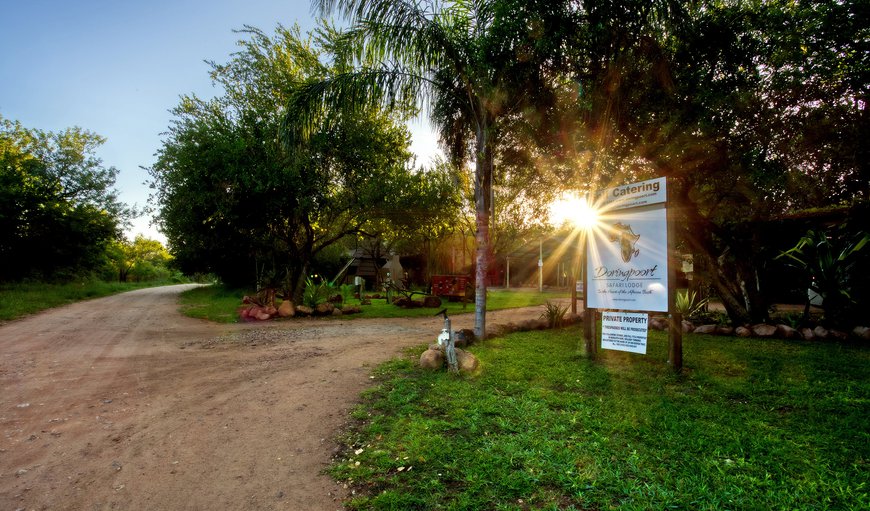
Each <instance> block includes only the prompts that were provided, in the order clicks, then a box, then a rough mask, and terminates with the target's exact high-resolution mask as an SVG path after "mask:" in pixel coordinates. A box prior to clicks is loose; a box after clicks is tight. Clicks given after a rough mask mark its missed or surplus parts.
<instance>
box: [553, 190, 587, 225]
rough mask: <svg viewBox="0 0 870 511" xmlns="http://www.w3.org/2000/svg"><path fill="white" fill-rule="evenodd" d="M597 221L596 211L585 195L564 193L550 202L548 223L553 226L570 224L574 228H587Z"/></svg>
mask: <svg viewBox="0 0 870 511" xmlns="http://www.w3.org/2000/svg"><path fill="white" fill-rule="evenodd" d="M597 222H598V212H597V211H596V210H595V208H593V207H592V206H590V205H589V203H588V202H587V201H586V198H585V197H577V195H575V194H573V193H566V194H562V196H561V197H559V198H558V199H556V200H555V201H553V203H552V204H550V223H552V224H553V225H555V226H562V225H564V224H570V225H572V226H574V227H576V228H580V229H589V228H591V227H593V226H594V225H595V224H596V223H597Z"/></svg>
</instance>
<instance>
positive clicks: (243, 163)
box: [150, 26, 426, 302]
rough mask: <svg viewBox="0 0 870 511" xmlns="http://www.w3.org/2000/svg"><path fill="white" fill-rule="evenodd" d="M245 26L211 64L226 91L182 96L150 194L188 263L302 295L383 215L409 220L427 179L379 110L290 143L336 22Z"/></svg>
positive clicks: (331, 47) (235, 280)
mask: <svg viewBox="0 0 870 511" xmlns="http://www.w3.org/2000/svg"><path fill="white" fill-rule="evenodd" d="M243 33H244V34H245V35H246V36H247V37H248V38H247V39H244V40H242V41H240V42H239V45H240V50H239V51H238V52H237V53H235V54H233V56H232V57H231V59H230V61H229V62H228V63H227V64H222V65H218V64H215V63H211V66H212V71H211V77H212V80H213V81H214V83H215V84H216V85H217V86H219V87H220V88H221V90H222V93H221V94H220V95H218V96H217V97H215V98H214V99H211V100H202V99H200V98H197V97H195V96H184V97H182V101H181V104H180V105H179V106H178V107H176V108H175V109H174V110H173V113H174V114H175V120H174V121H173V124H172V126H171V127H170V130H169V133H168V134H167V138H166V140H165V141H164V144H163V147H162V148H161V149H160V151H159V153H158V160H157V162H156V163H155V165H154V166H153V167H152V168H151V169H150V173H151V176H152V179H153V186H154V188H155V194H154V200H155V201H156V202H157V204H159V219H160V220H159V221H160V223H161V227H162V229H163V231H164V233H165V234H166V236H167V239H168V241H169V244H170V246H171V249H172V252H173V254H174V255H175V257H176V259H177V262H178V264H179V265H180V266H181V268H182V269H184V270H185V271H187V272H190V271H201V272H213V273H215V274H217V275H218V276H220V277H221V278H222V279H223V280H224V281H226V282H228V283H230V284H234V285H251V284H255V283H256V284H257V285H258V286H269V287H278V288H281V289H283V291H284V293H285V296H293V297H294V298H295V299H296V301H297V302H298V301H299V300H300V299H301V296H302V291H303V287H304V281H305V278H306V277H307V276H308V275H309V274H310V273H311V270H312V264H314V261H315V258H316V257H317V256H318V254H320V253H321V252H322V251H324V250H325V249H326V248H328V247H330V246H332V245H334V244H335V243H338V242H339V241H341V240H343V239H345V238H346V237H348V236H356V235H357V234H358V233H360V232H366V231H368V230H371V229H374V228H376V226H377V221H378V220H380V219H388V220H394V221H400V220H401V221H405V222H410V221H411V219H412V218H413V215H411V214H410V213H409V211H410V210H407V209H404V206H407V203H408V202H413V201H414V200H415V198H416V199H419V197H416V196H414V195H413V194H412V192H413V190H415V189H416V188H415V187H416V186H417V185H418V184H419V183H423V182H425V181H426V180H425V178H424V176H423V175H421V174H419V173H418V172H416V171H413V170H412V169H410V167H409V166H408V164H407V163H408V161H409V159H410V153H409V151H408V142H409V135H408V133H407V131H406V130H405V129H404V128H403V127H401V126H400V125H399V124H398V123H397V119H395V118H393V117H391V116H389V115H387V114H385V113H383V112H381V111H379V110H377V109H366V110H361V111H354V112H350V111H340V110H332V111H331V112H330V116H331V117H332V118H333V121H334V122H331V123H329V124H325V123H324V124H322V125H318V126H317V127H315V129H313V131H312V133H311V136H310V137H309V139H308V140H307V142H306V143H305V144H304V145H299V146H294V147H292V148H290V149H289V150H288V149H287V148H286V147H284V146H283V145H282V144H281V143H280V129H281V125H282V122H286V118H285V115H286V110H285V107H286V104H287V102H288V99H289V94H291V93H292V92H293V91H294V90H295V89H296V88H297V87H298V86H299V84H301V83H305V82H310V81H315V80H316V81H319V80H323V79H326V78H327V77H329V76H331V75H332V74H333V73H334V72H335V70H334V69H335V67H337V66H341V65H342V62H343V57H342V55H341V54H340V53H336V52H339V51H341V42H340V41H338V40H336V38H335V32H334V31H333V30H332V29H330V28H329V27H321V28H320V29H319V30H318V31H317V32H316V34H314V35H313V36H311V35H309V36H304V37H303V36H302V35H301V33H300V31H299V29H298V28H296V27H294V28H292V29H287V28H284V27H280V26H279V27H278V28H277V30H276V33H275V36H274V37H269V36H267V35H266V34H264V33H263V32H262V31H260V30H257V29H255V28H251V27H246V29H245V30H243ZM420 206H422V207H425V206H426V204H425V201H421V202H420Z"/></svg>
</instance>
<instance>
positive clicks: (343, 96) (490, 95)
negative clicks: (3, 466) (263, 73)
mask: <svg viewBox="0 0 870 511" xmlns="http://www.w3.org/2000/svg"><path fill="white" fill-rule="evenodd" d="M555 4H558V5H555ZM561 4H562V2H550V1H546V0H542V1H539V2H534V1H532V2H529V1H521V0H507V1H504V0H503V1H494V0H456V1H453V2H439V1H436V0H418V1H416V0H314V7H315V9H319V10H320V12H322V13H324V14H327V13H330V12H332V11H334V10H337V11H339V12H340V13H342V14H343V15H344V16H345V17H346V18H347V19H348V21H349V22H350V24H351V28H350V29H349V30H348V31H347V32H346V34H345V35H346V39H345V42H347V43H348V48H353V51H354V55H355V59H356V62H357V63H358V66H356V67H354V68H348V71H347V72H345V73H341V74H339V75H337V76H334V77H331V78H328V79H326V80H324V81H319V82H314V83H308V84H305V85H302V86H300V87H299V88H298V89H297V91H296V93H295V94H294V95H293V97H292V99H291V100H290V103H289V104H288V109H287V112H286V118H285V123H284V127H285V130H284V131H285V135H286V138H287V141H288V143H295V141H297V140H299V139H300V137H304V134H305V132H306V130H310V129H311V128H312V127H313V126H315V125H317V124H320V123H323V122H327V123H328V122H329V120H330V119H329V118H328V116H327V115H326V114H327V112H329V115H330V116H339V115H340V113H338V112H341V110H342V109H344V108H353V109H356V108H371V107H384V106H386V107H396V106H405V107H407V106H409V105H420V104H422V105H425V106H427V107H428V110H429V111H430V112H431V120H432V122H433V124H434V126H435V128H436V129H437V130H438V132H439V134H440V136H441V140H442V143H443V144H444V145H445V146H446V147H447V149H448V152H449V153H450V156H451V158H452V159H453V161H454V162H455V163H458V164H461V163H462V162H464V161H466V160H468V159H469V158H470V159H473V160H474V197H475V201H474V202H475V216H476V236H475V237H476V241H477V252H476V265H477V267H476V273H475V282H476V287H475V325H474V332H475V335H477V336H479V337H482V336H483V335H484V334H485V332H486V275H487V269H488V258H489V256H490V222H491V215H492V213H491V212H492V210H493V208H492V186H493V171H494V167H495V165H494V161H495V160H494V158H495V151H496V149H497V142H498V137H499V130H500V127H501V125H502V124H503V121H504V120H506V119H508V118H510V117H512V116H514V117H515V116H519V115H521V114H522V112H523V111H524V109H526V108H527V107H528V106H529V105H530V104H531V103H533V100H534V102H539V101H540V100H541V99H542V98H544V97H545V96H547V94H546V92H547V91H548V90H549V89H548V86H547V83H548V80H547V79H546V77H545V72H544V67H543V66H541V65H540V64H539V62H540V60H537V59H536V54H535V52H536V51H537V50H536V48H538V47H540V45H539V44H537V43H538V42H539V41H540V40H541V39H542V36H541V34H542V32H543V33H546V27H543V26H542V25H543V24H544V23H545V22H546V19H547V16H546V14H547V13H552V12H554V11H555V10H558V9H559V8H561V7H560V5H561ZM545 11H546V12H545ZM550 18H551V19H557V18H558V17H556V16H551V17H550ZM558 19H564V18H558ZM533 32H534V33H533ZM550 49H551V48H548V49H547V50H546V51H549V50H550ZM548 57H549V55H548ZM470 148H473V152H472V151H469V149H470Z"/></svg>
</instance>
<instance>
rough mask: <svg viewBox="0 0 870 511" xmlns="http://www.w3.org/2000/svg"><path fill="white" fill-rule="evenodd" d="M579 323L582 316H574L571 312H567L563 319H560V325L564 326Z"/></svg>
mask: <svg viewBox="0 0 870 511" xmlns="http://www.w3.org/2000/svg"><path fill="white" fill-rule="evenodd" d="M581 321H583V316H581V315H580V314H575V313H573V312H569V313H567V314H565V317H564V318H562V324H563V325H566V326H568V325H576V324H577V323H580V322H581Z"/></svg>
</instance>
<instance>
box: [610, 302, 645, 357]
mask: <svg viewBox="0 0 870 511" xmlns="http://www.w3.org/2000/svg"><path fill="white" fill-rule="evenodd" d="M648 321H649V316H648V315H647V314H642V313H634V312H603V313H602V314H601V347H602V348H604V349H606V350H619V351H630V352H632V353H640V354H642V355H646V339H647V331H648V325H647V322H648Z"/></svg>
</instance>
